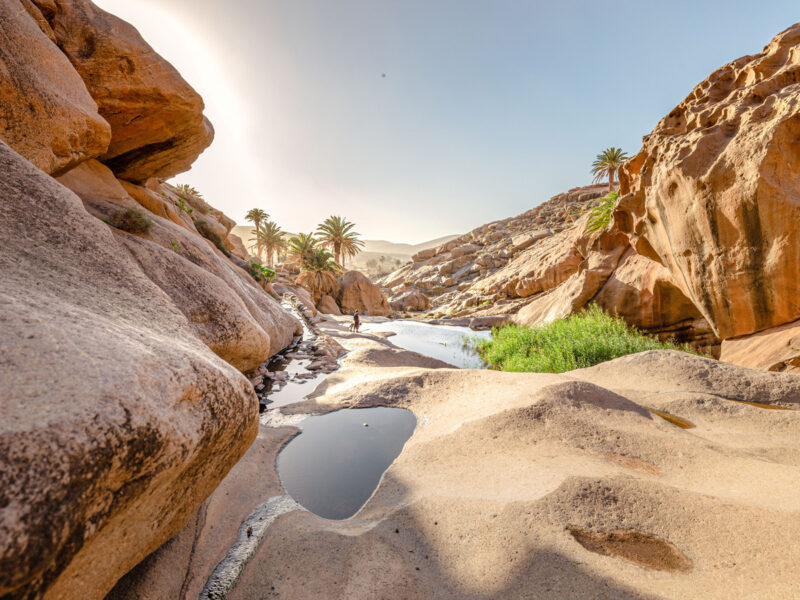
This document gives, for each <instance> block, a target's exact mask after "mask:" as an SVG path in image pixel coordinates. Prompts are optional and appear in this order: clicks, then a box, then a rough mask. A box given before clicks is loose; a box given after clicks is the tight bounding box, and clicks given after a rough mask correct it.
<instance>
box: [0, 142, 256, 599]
mask: <svg viewBox="0 0 800 600" xmlns="http://www.w3.org/2000/svg"><path fill="white" fill-rule="evenodd" d="M0 179H2V189H3V193H2V194H0V213H2V221H3V224H4V226H3V227H2V228H0V241H1V243H2V247H3V252H2V253H0V272H2V274H3V291H2V293H1V294H0V322H2V330H3V335H2V336H0V348H1V349H2V353H3V356H4V357H5V358H4V360H3V361H2V364H0V378H1V379H2V381H3V394H2V395H0V405H1V406H0V412H2V414H3V415H4V417H3V419H2V424H1V425H0V447H2V450H1V451H0V457H2V462H1V464H0V506H2V509H0V539H3V540H5V541H6V543H4V544H2V546H0V564H2V565H3V568H2V569H0V595H2V596H3V597H9V598H34V597H41V596H42V595H43V594H46V597H52V598H102V597H103V595H104V594H105V593H106V592H107V591H108V590H109V589H110V588H111V587H112V586H113V585H114V583H115V582H116V580H117V579H118V578H119V577H121V576H122V575H123V574H124V573H125V572H127V571H128V570H129V569H131V568H132V567H133V566H135V565H136V564H137V563H138V562H139V561H141V560H142V559H143V558H144V557H145V556H147V555H148V554H149V553H150V552H152V551H153V550H154V549H156V548H158V547H159V546H160V545H161V544H163V543H164V542H165V541H166V540H168V539H169V538H170V537H171V536H172V535H174V533H176V532H177V531H178V530H179V529H181V528H182V527H183V526H184V524H185V523H186V522H187V521H188V520H189V518H190V517H191V516H192V515H193V514H194V513H195V511H196V510H197V508H198V507H199V506H200V504H201V503H202V502H203V500H204V499H205V498H206V497H207V496H208V494H210V493H211V491H212V490H213V489H214V488H215V487H216V485H217V484H218V483H219V481H220V480H221V479H222V478H223V477H224V475H225V473H226V472H227V471H228V469H230V468H231V466H233V464H234V463H235V462H236V461H237V460H238V459H239V458H240V457H241V456H242V454H244V452H245V450H246V449H247V447H248V446H249V445H250V443H251V441H252V440H253V439H254V437H255V434H256V423H257V421H256V416H257V410H258V407H257V401H256V398H255V394H254V393H253V389H252V387H251V386H250V384H249V383H248V382H247V380H246V379H245V378H244V377H243V376H242V375H241V374H240V373H239V372H238V371H237V370H236V369H234V368H233V367H232V366H231V365H229V364H228V363H226V362H224V361H223V360H221V359H220V358H218V357H217V356H215V355H214V354H213V353H212V352H211V351H210V350H209V349H208V347H207V346H206V345H205V344H204V343H203V342H202V341H201V340H200V339H199V338H198V336H197V335H196V333H195V331H194V330H193V328H192V326H191V325H190V323H189V322H188V321H187V319H186V317H185V316H184V315H183V314H182V313H181V311H179V310H178V308H177V307H176V306H175V304H173V302H172V301H171V299H170V297H169V296H167V295H166V294H165V293H164V292H163V291H162V290H161V289H160V288H159V287H158V286H156V285H155V284H154V283H153V282H152V281H151V280H150V279H149V278H148V277H146V276H145V274H144V273H143V272H142V270H141V269H140V268H139V265H138V264H137V263H136V261H134V259H133V257H132V256H131V254H130V253H129V252H128V251H127V250H126V249H125V247H124V246H123V245H121V244H120V243H118V241H117V240H116V239H115V236H114V235H113V234H112V232H111V230H110V228H109V227H108V225H106V224H105V223H103V222H102V221H100V220H99V219H97V218H95V217H93V216H91V215H90V214H88V213H87V212H86V210H85V209H84V206H83V204H82V202H81V200H80V199H79V198H78V197H77V196H76V195H74V194H73V193H72V192H70V191H69V190H68V189H66V188H65V187H63V186H61V185H60V184H58V183H57V182H55V181H54V180H52V179H51V178H50V177H48V176H46V175H45V174H43V173H42V172H41V171H39V170H38V169H36V168H35V167H34V166H33V165H31V164H30V163H28V162H27V161H25V160H24V159H23V158H21V157H20V156H19V155H17V154H16V153H14V152H13V151H12V150H10V149H9V148H8V146H6V145H5V144H2V143H0ZM42 369H45V370H46V372H47V374H48V376H46V377H45V376H42V374H41V373H42ZM54 378H55V380H56V381H57V385H56V386H55V387H54V385H53V381H54Z"/></svg>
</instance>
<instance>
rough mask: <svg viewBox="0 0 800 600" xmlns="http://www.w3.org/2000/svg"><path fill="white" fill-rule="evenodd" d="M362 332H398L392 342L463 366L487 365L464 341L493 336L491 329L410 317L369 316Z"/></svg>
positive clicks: (465, 367) (479, 367) (480, 366)
mask: <svg viewBox="0 0 800 600" xmlns="http://www.w3.org/2000/svg"><path fill="white" fill-rule="evenodd" d="M361 331H362V332H365V333H378V332H381V331H391V332H393V333H394V334H395V335H393V336H392V337H390V338H389V341H390V342H392V343H393V344H394V345H395V346H399V347H400V348H405V349H406V350H413V351H414V352H419V353H420V354H424V355H426V356H431V357H433V358H438V359H439V360H441V361H444V362H446V363H448V364H451V365H453V366H454V367H458V368H460V369H483V368H485V366H484V364H483V361H482V360H481V358H480V357H479V356H478V355H477V354H475V353H474V352H473V351H472V350H471V349H470V348H468V347H465V345H464V341H465V340H466V339H467V338H470V339H474V338H482V339H489V338H491V337H492V332H491V331H473V330H472V329H470V328H469V327H456V326H453V325H430V324H429V323H420V322H419V321H407V320H403V321H399V320H398V321H382V322H372V321H370V320H369V317H367V318H365V320H364V324H363V325H362V326H361Z"/></svg>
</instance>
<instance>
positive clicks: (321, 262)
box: [295, 247, 341, 304]
mask: <svg viewBox="0 0 800 600" xmlns="http://www.w3.org/2000/svg"><path fill="white" fill-rule="evenodd" d="M340 270H341V267H339V265H338V264H336V262H335V261H334V260H333V254H331V253H330V252H328V251H327V250H326V249H325V248H319V247H317V248H314V250H312V251H311V252H310V253H309V255H308V258H307V259H306V261H305V262H303V272H302V273H300V275H298V276H297V279H295V283H296V284H298V285H302V286H304V287H305V288H307V289H308V290H309V291H310V292H311V297H312V299H313V300H314V304H319V301H320V300H321V299H322V297H323V296H325V295H329V296H334V295H336V293H337V291H338V290H339V282H338V281H336V273H338V272H339V271H340Z"/></svg>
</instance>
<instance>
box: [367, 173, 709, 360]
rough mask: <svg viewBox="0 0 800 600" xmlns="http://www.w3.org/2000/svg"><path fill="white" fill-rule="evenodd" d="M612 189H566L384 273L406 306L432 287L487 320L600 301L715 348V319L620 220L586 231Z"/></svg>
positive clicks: (651, 328)
mask: <svg viewBox="0 0 800 600" xmlns="http://www.w3.org/2000/svg"><path fill="white" fill-rule="evenodd" d="M607 191H608V188H607V186H605V185H594V186H587V187H582V188H575V189H573V190H570V191H569V192H567V193H564V194H559V195H558V196H555V197H553V198H551V199H550V200H549V201H547V202H545V203H543V204H542V205H540V206H538V207H536V208H534V209H532V210H530V211H527V212H526V213H523V214H522V215H519V216H517V217H514V218H511V219H505V220H503V221H497V222H494V223H489V224H487V225H484V226H482V227H478V228H477V229H474V230H473V231H471V232H469V233H468V234H465V235H463V236H461V237H459V238H457V239H455V240H453V241H451V242H448V243H446V244H443V245H441V246H439V247H438V248H434V249H431V250H428V251H426V252H420V253H419V254H417V255H416V256H414V259H413V262H412V263H411V264H409V265H406V266H404V267H402V268H401V269H399V270H398V271H396V272H394V273H392V274H390V275H388V276H387V277H385V278H384V279H383V280H382V281H381V283H382V284H383V285H384V286H386V287H387V288H388V291H389V293H390V295H391V296H390V297H391V301H392V304H393V306H394V307H395V308H396V309H397V310H408V309H411V310H413V309H415V308H418V309H423V310H424V307H425V303H424V302H420V301H419V295H420V294H425V295H427V296H428V297H429V298H430V304H431V305H432V306H433V310H431V311H430V312H431V313H433V314H434V315H435V316H438V317H443V316H444V317H448V318H455V319H464V318H465V317H469V318H470V320H471V322H472V323H478V324H494V323H497V322H502V320H503V319H502V318H501V317H503V318H505V319H506V320H515V321H517V322H519V323H521V324H525V325H533V324H536V323H543V322H547V321H550V320H553V319H556V318H562V317H566V316H568V315H569V314H571V313H572V312H574V311H576V310H579V309H580V308H583V307H584V306H586V305H587V304H588V303H590V302H596V303H597V304H599V305H600V306H602V307H603V308H605V309H606V310H609V311H611V312H616V313H617V314H619V315H620V316H622V317H624V318H625V319H626V320H628V321H629V322H631V323H633V324H634V325H636V326H637V327H640V328H641V329H643V330H646V331H648V332H650V333H653V334H656V335H659V336H660V337H675V338H677V339H678V340H680V341H689V342H692V343H694V344H695V345H697V346H700V347H702V348H706V349H708V350H709V351H712V352H714V351H716V350H717V348H716V345H717V344H718V340H717V338H716V336H715V335H714V333H713V332H712V329H711V327H710V326H709V324H708V323H707V322H706V321H705V320H704V319H703V318H702V315H701V314H700V312H699V311H698V310H697V309H696V308H695V307H694V305H693V304H692V302H691V301H690V300H689V299H688V298H687V297H686V296H685V294H684V293H683V292H682V291H681V290H680V288H679V287H678V286H677V285H676V283H675V282H674V281H673V279H672V277H671V275H670V273H669V272H668V271H667V270H666V269H665V268H663V267H662V266H661V265H660V264H658V263H656V262H654V261H652V260H650V259H647V258H646V257H643V256H640V255H638V254H637V253H636V252H635V251H634V250H633V248H631V246H630V243H629V240H628V238H627V236H625V235H624V234H622V233H621V232H619V231H618V230H614V229H613V228H612V229H610V230H608V231H603V232H600V233H597V234H587V233H585V229H586V221H587V219H588V216H589V215H588V213H589V211H590V210H591V209H592V208H593V207H594V206H595V205H596V204H597V202H598V199H599V198H601V197H602V196H604V195H605V194H606V193H607ZM412 299H414V302H413V303H412V302H411V300H412ZM494 317H497V318H494ZM472 319H474V320H472Z"/></svg>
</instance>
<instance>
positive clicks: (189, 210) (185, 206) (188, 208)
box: [178, 197, 194, 215]
mask: <svg viewBox="0 0 800 600" xmlns="http://www.w3.org/2000/svg"><path fill="white" fill-rule="evenodd" d="M178 210H179V211H180V212H185V213H186V214H187V215H190V214H192V213H193V212H194V209H193V208H192V207H191V206H189V205H188V204H186V200H184V199H183V198H180V197H179V198H178Z"/></svg>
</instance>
